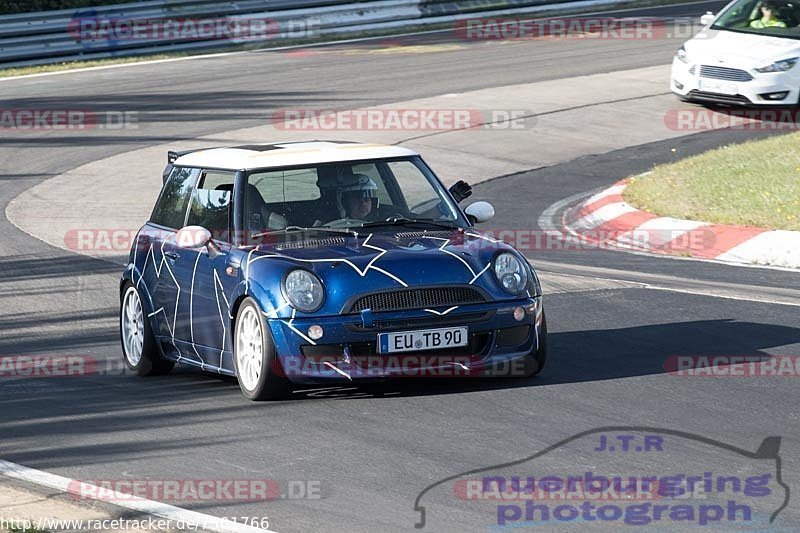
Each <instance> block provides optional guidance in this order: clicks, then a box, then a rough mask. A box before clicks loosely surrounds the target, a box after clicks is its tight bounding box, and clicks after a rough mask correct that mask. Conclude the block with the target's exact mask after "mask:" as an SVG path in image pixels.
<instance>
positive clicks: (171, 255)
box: [164, 252, 180, 261]
mask: <svg viewBox="0 0 800 533" xmlns="http://www.w3.org/2000/svg"><path fill="white" fill-rule="evenodd" d="M164 255H165V256H166V257H167V259H169V260H170V261H177V260H178V258H179V257H180V255H178V254H177V253H176V252H164Z"/></svg>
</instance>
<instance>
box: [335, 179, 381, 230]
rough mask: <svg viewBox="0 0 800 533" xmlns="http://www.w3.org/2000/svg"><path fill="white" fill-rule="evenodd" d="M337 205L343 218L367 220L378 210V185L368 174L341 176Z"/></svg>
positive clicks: (337, 192)
mask: <svg viewBox="0 0 800 533" xmlns="http://www.w3.org/2000/svg"><path fill="white" fill-rule="evenodd" d="M336 206H337V207H338V208H339V214H340V215H341V217H342V218H353V219H356V220H367V217H368V216H369V215H370V214H374V213H376V212H377V210H378V185H377V184H376V183H375V181H374V180H373V179H372V178H370V177H369V176H367V175H366V174H345V175H342V176H340V177H339V187H338V189H337V191H336Z"/></svg>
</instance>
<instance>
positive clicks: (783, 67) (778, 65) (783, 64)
mask: <svg viewBox="0 0 800 533" xmlns="http://www.w3.org/2000/svg"><path fill="white" fill-rule="evenodd" d="M798 59H800V57H792V58H789V59H782V60H780V61H776V62H774V63H773V64H771V65H767V66H766V67H761V68H757V69H756V71H758V72H762V73H766V72H786V71H787V70H789V69H790V68H792V67H793V66H795V65H796V64H797V60H798Z"/></svg>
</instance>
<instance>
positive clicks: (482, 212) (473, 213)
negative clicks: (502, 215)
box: [464, 202, 494, 224]
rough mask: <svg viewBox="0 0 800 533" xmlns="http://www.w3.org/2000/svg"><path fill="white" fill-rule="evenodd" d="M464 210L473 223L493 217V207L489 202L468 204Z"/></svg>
mask: <svg viewBox="0 0 800 533" xmlns="http://www.w3.org/2000/svg"><path fill="white" fill-rule="evenodd" d="M464 212H465V213H466V214H467V218H469V220H470V222H472V223H473V224H480V223H481V222H487V221H489V220H491V219H493V218H494V207H493V206H492V204H490V203H489V202H475V203H474V204H469V205H468V206H467V208H466V209H465V210H464Z"/></svg>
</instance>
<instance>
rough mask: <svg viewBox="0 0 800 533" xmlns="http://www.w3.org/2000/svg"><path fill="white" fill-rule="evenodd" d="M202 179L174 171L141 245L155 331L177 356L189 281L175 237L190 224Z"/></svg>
mask: <svg viewBox="0 0 800 533" xmlns="http://www.w3.org/2000/svg"><path fill="white" fill-rule="evenodd" d="M199 176H200V169H196V168H190V167H175V168H173V169H172V171H171V172H170V175H169V177H168V178H167V181H166V183H165V184H164V187H163V189H162V191H161V195H160V196H159V199H158V201H157V202H156V206H155V208H154V209H153V213H152V215H151V216H150V220H149V221H148V223H147V224H146V225H145V226H144V228H142V230H141V232H140V234H139V237H138V242H137V255H138V257H141V258H142V263H141V265H138V264H137V267H138V268H139V269H140V271H141V272H142V279H143V280H144V282H145V285H146V287H147V290H148V292H149V293H150V297H151V299H152V302H153V317H154V319H155V323H156V327H155V328H154V331H155V334H156V337H157V340H158V341H159V342H160V343H161V346H162V348H163V349H164V351H165V353H167V354H171V355H173V356H178V355H179V351H178V347H177V345H176V343H175V340H176V336H175V334H176V331H177V330H178V326H179V322H178V319H179V317H180V316H182V313H181V304H182V303H183V302H181V286H182V284H185V283H186V277H187V275H186V272H185V270H186V269H185V266H184V263H183V262H180V261H178V259H179V258H180V250H178V249H177V246H176V243H175V235H176V233H177V231H178V230H179V229H180V228H182V227H183V225H184V223H185V221H186V211H187V208H188V206H189V200H190V199H191V195H192V191H193V190H194V186H195V183H196V181H197V178H198V177H199ZM137 263H138V262H137Z"/></svg>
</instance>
